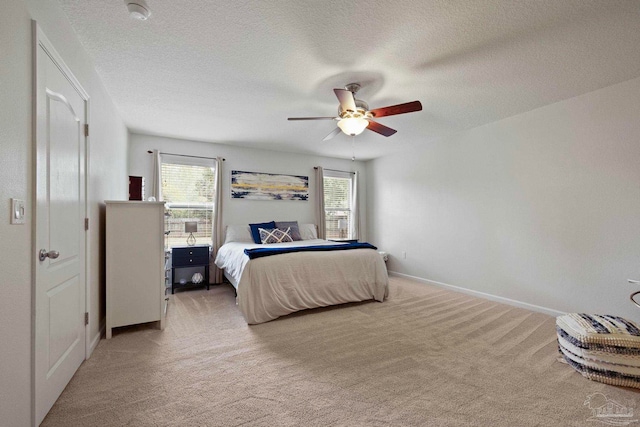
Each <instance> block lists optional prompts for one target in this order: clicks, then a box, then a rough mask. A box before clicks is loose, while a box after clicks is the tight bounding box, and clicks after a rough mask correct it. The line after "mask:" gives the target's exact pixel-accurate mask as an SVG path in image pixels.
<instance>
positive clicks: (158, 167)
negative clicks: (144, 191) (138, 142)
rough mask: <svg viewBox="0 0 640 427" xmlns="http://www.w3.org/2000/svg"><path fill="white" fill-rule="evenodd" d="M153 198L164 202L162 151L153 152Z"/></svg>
mask: <svg viewBox="0 0 640 427" xmlns="http://www.w3.org/2000/svg"><path fill="white" fill-rule="evenodd" d="M151 179H152V182H151V192H152V194H151V195H152V196H153V197H155V198H156V200H157V201H158V202H161V201H162V158H161V155H160V151H158V150H153V177H152V178H151Z"/></svg>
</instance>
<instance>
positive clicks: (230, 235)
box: [224, 225, 253, 243]
mask: <svg viewBox="0 0 640 427" xmlns="http://www.w3.org/2000/svg"><path fill="white" fill-rule="evenodd" d="M224 242H225V243H230V242H242V243H253V237H251V229H250V228H249V226H248V225H227V235H226V238H225V240H224Z"/></svg>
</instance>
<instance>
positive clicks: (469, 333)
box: [42, 277, 640, 427]
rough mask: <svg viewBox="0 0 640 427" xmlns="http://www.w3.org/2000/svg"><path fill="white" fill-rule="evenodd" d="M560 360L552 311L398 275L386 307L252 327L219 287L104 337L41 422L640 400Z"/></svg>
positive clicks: (529, 410)
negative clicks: (154, 321) (160, 319)
mask: <svg viewBox="0 0 640 427" xmlns="http://www.w3.org/2000/svg"><path fill="white" fill-rule="evenodd" d="M556 359H557V347H556V341H555V329H554V318H552V317H549V316H546V315H543V314H539V313H534V312H530V311H527V310H524V309H519V308H514V307H511V306H507V305H502V304H498V303H495V302H491V301H487V300H483V299H477V298H473V297H470V296H468V295H464V294H460V293H455V292H451V291H448V290H444V289H440V288H436V287H430V286H427V285H424V284H420V283H415V282H411V281H408V280H404V279H400V278H395V277H393V278H391V292H390V298H389V299H388V300H387V301H386V302H384V303H378V302H367V303H360V304H350V305H345V306H340V307H333V308H327V309H319V310H313V311H307V312H303V313H297V314H294V315H290V316H287V317H285V318H281V319H278V320H275V321H272V322H268V323H264V324H261V325H255V326H247V325H246V323H244V320H243V318H242V315H241V314H240V313H239V312H238V310H237V309H236V307H235V301H234V293H233V289H232V288H231V286H230V285H222V286H217V287H213V288H212V289H211V290H210V291H206V290H194V291H188V292H181V293H176V294H175V296H174V298H173V299H172V301H171V304H170V306H169V313H168V319H167V328H166V330H165V331H164V332H161V331H158V330H155V329H152V328H149V327H147V326H138V327H133V328H126V329H123V330H120V331H117V332H116V333H115V334H114V337H113V339H111V340H109V341H106V340H102V341H101V342H100V344H99V345H98V347H97V349H96V350H95V352H94V354H93V356H92V357H91V359H89V360H88V361H86V362H85V363H84V364H83V365H82V366H81V367H80V369H79V370H78V372H77V373H76V375H75V377H74V378H73V379H72V380H71V382H70V383H69V385H68V386H67V388H66V389H65V391H64V392H63V393H62V395H61V396H60V399H59V400H58V402H57V403H56V404H55V405H54V407H53V408H52V410H51V412H50V413H49V415H48V416H47V418H46V419H45V420H44V422H43V424H42V425H43V426H65V427H67V426H124V425H126V426H240V425H246V426H349V427H352V426H584V425H594V426H597V425H604V424H602V423H601V422H600V421H595V422H591V421H588V419H589V418H590V417H591V416H592V415H593V413H592V409H590V407H589V405H585V401H586V400H587V398H588V396H589V395H591V394H593V393H595V392H601V393H603V394H604V395H605V396H606V398H608V399H610V400H615V401H616V402H618V403H619V404H621V405H625V406H626V407H628V408H635V409H636V412H637V411H638V410H640V393H638V392H637V391H635V390H631V389H623V388H616V387H612V386H607V385H604V384H600V383H596V382H592V381H589V380H587V379H585V378H583V377H582V376H580V375H579V374H578V373H576V372H574V371H573V370H572V369H571V368H570V367H569V366H568V365H565V364H562V363H560V362H558V361H557V360H556ZM600 398H601V399H602V397H601V396H600ZM638 418H640V417H637V416H636V417H635V418H634V419H638ZM638 424H640V421H639V422H638Z"/></svg>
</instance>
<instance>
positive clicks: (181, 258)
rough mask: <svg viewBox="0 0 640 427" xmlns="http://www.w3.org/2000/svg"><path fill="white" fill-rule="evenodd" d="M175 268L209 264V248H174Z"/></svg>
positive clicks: (173, 262)
mask: <svg viewBox="0 0 640 427" xmlns="http://www.w3.org/2000/svg"><path fill="white" fill-rule="evenodd" d="M172 260H173V261H172V264H173V267H186V266H189V265H203V264H209V247H208V246H199V247H196V246H194V247H191V248H173V255H172Z"/></svg>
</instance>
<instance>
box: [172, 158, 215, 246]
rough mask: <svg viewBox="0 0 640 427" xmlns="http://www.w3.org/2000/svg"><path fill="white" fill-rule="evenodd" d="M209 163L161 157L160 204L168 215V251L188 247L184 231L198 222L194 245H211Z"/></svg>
mask: <svg viewBox="0 0 640 427" xmlns="http://www.w3.org/2000/svg"><path fill="white" fill-rule="evenodd" d="M208 163H209V165H207V162H201V161H200V159H192V158H187V157H183V158H180V157H178V156H171V155H163V156H162V175H161V177H162V200H164V201H165V202H166V204H165V207H166V210H167V213H168V215H167V216H166V220H165V231H169V235H168V236H167V244H168V246H169V247H171V246H185V245H186V244H187V237H189V233H185V231H184V228H185V222H187V221H195V222H197V225H198V231H197V232H195V233H193V235H194V237H195V238H196V244H198V245H210V244H211V239H212V217H213V201H214V200H215V194H214V191H215V190H214V189H215V186H214V184H215V173H214V166H213V165H212V164H211V163H210V162H208Z"/></svg>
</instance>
